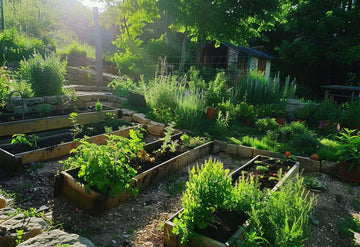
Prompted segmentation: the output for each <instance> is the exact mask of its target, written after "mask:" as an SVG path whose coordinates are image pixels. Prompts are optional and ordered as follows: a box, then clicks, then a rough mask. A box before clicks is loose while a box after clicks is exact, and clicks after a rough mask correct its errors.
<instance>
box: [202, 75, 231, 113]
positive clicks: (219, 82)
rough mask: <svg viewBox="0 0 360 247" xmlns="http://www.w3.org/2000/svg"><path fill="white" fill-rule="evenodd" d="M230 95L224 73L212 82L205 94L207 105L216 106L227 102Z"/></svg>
mask: <svg viewBox="0 0 360 247" xmlns="http://www.w3.org/2000/svg"><path fill="white" fill-rule="evenodd" d="M228 97H229V93H228V91H227V89H226V77H225V74H224V73H222V72H221V73H218V74H217V75H216V78H215V80H213V81H210V82H209V85H208V88H207V91H206V92H205V103H206V105H207V106H214V107H215V106H216V105H217V104H219V103H221V102H223V101H226V100H227V99H228Z"/></svg>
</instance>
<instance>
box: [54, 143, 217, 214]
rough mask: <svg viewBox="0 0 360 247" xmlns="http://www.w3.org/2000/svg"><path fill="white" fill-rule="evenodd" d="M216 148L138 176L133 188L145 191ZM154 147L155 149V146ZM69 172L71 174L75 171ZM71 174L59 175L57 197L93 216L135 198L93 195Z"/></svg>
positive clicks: (206, 147) (197, 150) (196, 150)
mask: <svg viewBox="0 0 360 247" xmlns="http://www.w3.org/2000/svg"><path fill="white" fill-rule="evenodd" d="M212 144H213V143H212V142H209V143H206V144H203V145H200V146H198V147H195V148H193V149H191V150H189V151H186V152H184V153H182V154H180V155H178V156H176V157H174V158H172V159H170V160H168V161H166V162H163V163H161V164H159V165H157V166H155V167H153V168H151V169H149V170H146V171H144V172H142V173H140V174H138V175H137V176H136V177H135V179H133V181H132V184H131V186H132V188H137V189H138V190H139V191H141V190H143V189H145V188H146V187H148V186H149V185H151V184H153V183H155V182H157V181H159V180H160V179H162V178H164V177H165V176H167V175H169V174H171V173H173V172H176V171H178V170H180V169H181V168H182V167H184V166H186V165H188V164H190V163H191V162H193V161H195V160H197V159H199V158H201V157H203V156H205V155H206V154H209V153H210V150H211V148H212ZM150 145H154V143H152V144H150ZM145 149H147V148H145ZM69 172H70V173H71V171H69ZM69 172H67V171H62V172H60V174H58V175H56V177H55V189H54V194H55V196H58V195H64V196H65V197H67V198H69V199H70V200H72V201H73V202H75V203H76V204H77V205H78V206H79V207H80V208H83V209H85V210H86V211H87V212H88V213H90V214H91V215H99V214H101V213H103V212H104V211H105V210H107V209H110V208H112V207H114V206H116V205H117V204H119V203H121V202H123V201H125V200H127V199H128V198H130V197H132V194H129V193H126V192H124V193H122V194H120V195H117V196H115V197H111V196H104V195H102V194H100V193H97V192H96V191H90V193H88V192H87V191H86V190H85V188H84V187H83V185H82V184H80V183H79V182H78V181H77V180H76V179H75V178H74V177H73V176H71V174H69Z"/></svg>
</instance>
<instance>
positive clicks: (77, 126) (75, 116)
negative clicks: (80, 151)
mask: <svg viewBox="0 0 360 247" xmlns="http://www.w3.org/2000/svg"><path fill="white" fill-rule="evenodd" d="M69 120H70V121H71V123H72V125H73V128H72V129H71V131H72V136H73V141H76V140H77V139H76V138H77V137H78V136H79V134H80V133H81V132H82V127H81V126H80V124H79V120H78V114H77V113H76V112H72V113H70V115H69Z"/></svg>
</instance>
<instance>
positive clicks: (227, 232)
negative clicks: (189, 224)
mask: <svg viewBox="0 0 360 247" xmlns="http://www.w3.org/2000/svg"><path fill="white" fill-rule="evenodd" d="M214 218H215V223H212V224H211V225H209V226H208V227H206V228H204V229H195V232H197V233H200V234H202V235H204V236H207V237H209V238H213V239H215V240H217V241H219V242H222V243H225V242H226V241H228V240H229V239H230V238H231V237H232V236H233V235H234V233H235V232H236V231H237V230H238V229H239V228H240V227H241V226H244V223H245V222H246V221H247V220H248V219H249V216H248V215H247V214H245V213H237V212H234V211H227V210H221V209H220V210H217V211H216V212H215V213H214Z"/></svg>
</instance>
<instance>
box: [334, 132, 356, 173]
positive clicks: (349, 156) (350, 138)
mask: <svg viewBox="0 0 360 247" xmlns="http://www.w3.org/2000/svg"><path fill="white" fill-rule="evenodd" d="M337 139H338V140H339V143H340V147H339V150H338V151H337V152H336V155H337V156H338V157H339V159H338V161H339V162H341V161H346V162H348V163H349V164H350V168H349V169H350V170H351V169H353V168H356V169H357V170H358V171H360V152H359V150H360V133H359V131H357V130H350V129H347V128H345V129H344V130H343V131H342V132H340V133H339V135H338V136H337Z"/></svg>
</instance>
